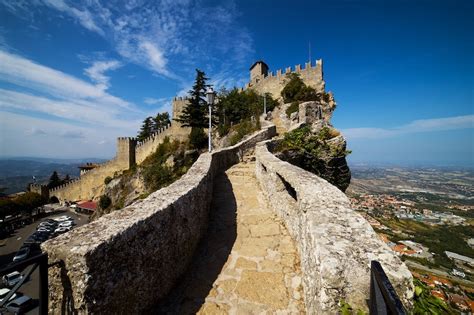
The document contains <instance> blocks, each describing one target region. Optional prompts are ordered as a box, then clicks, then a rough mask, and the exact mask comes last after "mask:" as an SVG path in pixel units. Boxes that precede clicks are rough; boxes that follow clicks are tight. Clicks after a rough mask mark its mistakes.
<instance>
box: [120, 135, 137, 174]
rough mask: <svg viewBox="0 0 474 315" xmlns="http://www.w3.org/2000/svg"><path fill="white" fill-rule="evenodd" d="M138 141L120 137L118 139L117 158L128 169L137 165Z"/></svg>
mask: <svg viewBox="0 0 474 315" xmlns="http://www.w3.org/2000/svg"><path fill="white" fill-rule="evenodd" d="M136 145H137V140H136V139H135V138H129V137H120V138H117V156H116V157H115V159H116V161H117V162H118V163H120V164H121V165H124V166H125V167H126V168H130V167H132V166H134V165H135V163H136V160H135V147H136Z"/></svg>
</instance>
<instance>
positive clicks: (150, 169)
mask: <svg viewBox="0 0 474 315" xmlns="http://www.w3.org/2000/svg"><path fill="white" fill-rule="evenodd" d="M185 149H186V146H185V144H182V143H179V142H178V141H173V142H171V141H170V139H169V138H168V137H166V138H165V139H164V140H163V143H161V144H160V145H159V146H158V148H157V149H156V151H155V152H154V153H153V154H152V155H150V156H149V157H147V158H146V160H145V161H144V162H143V163H142V165H141V168H142V171H143V179H144V182H145V187H146V189H147V190H148V192H153V191H156V190H158V189H160V188H162V187H164V186H167V185H169V184H171V183H172V182H174V181H175V180H177V179H178V178H179V177H181V176H182V175H183V174H185V173H186V172H187V170H188V169H189V168H190V167H191V165H192V164H193V163H194V161H195V160H196V159H197V156H191V155H185ZM170 156H173V160H174V165H173V166H169V165H166V161H167V160H168V158H169V157H170Z"/></svg>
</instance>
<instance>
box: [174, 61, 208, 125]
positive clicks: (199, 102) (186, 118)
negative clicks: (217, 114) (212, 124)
mask: <svg viewBox="0 0 474 315" xmlns="http://www.w3.org/2000/svg"><path fill="white" fill-rule="evenodd" d="M206 80H208V78H206V75H205V73H204V72H203V71H201V70H199V69H196V79H195V81H194V85H193V88H192V90H190V91H189V92H188V93H189V96H190V98H189V102H188V103H187V104H186V107H185V108H184V109H183V112H182V113H181V115H180V116H179V117H178V118H176V119H175V120H176V121H177V122H179V123H181V124H182V126H183V127H191V128H206V127H207V126H208V120H207V111H206V109H207V106H208V105H207V102H206V99H205V97H206V89H207V87H208V86H209V85H207V84H206Z"/></svg>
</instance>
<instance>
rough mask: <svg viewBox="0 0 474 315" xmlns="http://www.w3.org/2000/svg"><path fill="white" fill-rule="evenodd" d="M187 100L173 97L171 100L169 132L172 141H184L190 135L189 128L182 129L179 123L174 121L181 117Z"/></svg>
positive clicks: (186, 98)
mask: <svg viewBox="0 0 474 315" xmlns="http://www.w3.org/2000/svg"><path fill="white" fill-rule="evenodd" d="M188 100H189V98H188V97H175V98H174V99H173V113H172V123H171V132H172V133H173V139H176V140H179V141H186V140H187V139H188V136H189V134H190V133H191V128H188V127H182V126H181V123H179V122H177V121H175V120H174V119H175V118H178V117H179V116H180V115H181V113H182V112H183V109H184V107H185V106H186V105H187V103H188Z"/></svg>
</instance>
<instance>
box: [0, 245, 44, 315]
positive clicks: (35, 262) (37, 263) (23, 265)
mask: <svg viewBox="0 0 474 315" xmlns="http://www.w3.org/2000/svg"><path fill="white" fill-rule="evenodd" d="M28 267H30V268H29V269H27V268H28ZM38 267H39V283H38V286H39V288H38V289H39V295H38V296H39V314H40V315H43V314H44V315H46V314H48V255H47V254H45V253H41V254H38V255H36V256H33V257H30V258H27V259H25V260H24V261H21V262H18V263H15V264H12V265H10V266H8V267H6V268H4V269H2V270H0V277H2V278H3V276H4V275H7V274H9V273H11V272H14V271H19V272H20V273H21V274H22V278H21V280H20V281H19V282H18V283H16V284H15V285H14V286H13V288H12V289H11V290H10V292H8V294H7V295H6V296H5V297H4V298H3V299H2V300H1V302H0V311H2V310H4V308H5V306H6V305H7V304H8V302H10V301H9V300H10V298H11V297H12V296H13V294H15V293H16V292H17V291H18V289H19V288H20V287H21V286H22V285H23V284H24V283H25V282H26V281H28V279H29V277H30V276H31V274H32V273H33V271H35V269H36V268H38ZM25 270H26V272H23V271H25Z"/></svg>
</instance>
